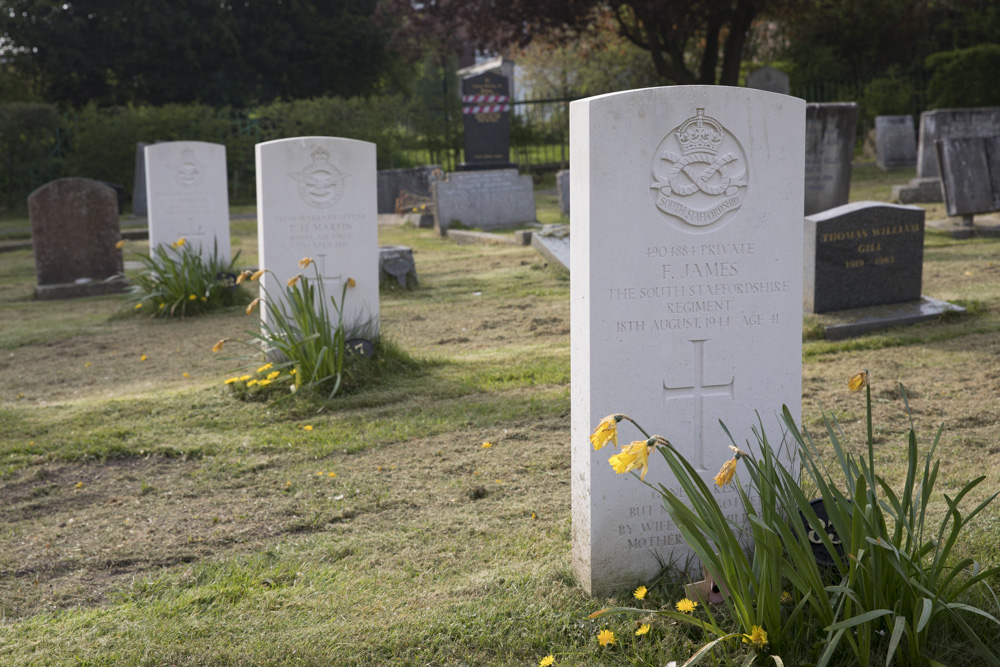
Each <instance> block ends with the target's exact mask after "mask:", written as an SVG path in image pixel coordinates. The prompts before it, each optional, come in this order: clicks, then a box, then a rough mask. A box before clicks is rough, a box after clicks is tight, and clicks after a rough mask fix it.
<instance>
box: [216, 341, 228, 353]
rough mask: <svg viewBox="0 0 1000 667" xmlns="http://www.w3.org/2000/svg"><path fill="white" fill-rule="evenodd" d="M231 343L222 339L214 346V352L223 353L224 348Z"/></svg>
mask: <svg viewBox="0 0 1000 667" xmlns="http://www.w3.org/2000/svg"><path fill="white" fill-rule="evenodd" d="M228 342H229V339H228V338H220V339H219V341H218V342H217V343H216V344H215V345H213V346H212V352H221V351H222V346H223V345H225V344H226V343H228Z"/></svg>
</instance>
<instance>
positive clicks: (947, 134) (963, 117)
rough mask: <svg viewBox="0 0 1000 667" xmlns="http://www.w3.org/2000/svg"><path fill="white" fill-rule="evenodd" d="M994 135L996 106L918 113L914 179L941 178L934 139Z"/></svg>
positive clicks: (998, 118)
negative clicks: (918, 123) (917, 139)
mask: <svg viewBox="0 0 1000 667" xmlns="http://www.w3.org/2000/svg"><path fill="white" fill-rule="evenodd" d="M996 136H1000V107H980V108H975V109H934V110H932V111H925V112H923V113H922V114H920V141H919V144H918V146H917V176H918V177H920V178H938V179H940V178H941V170H940V169H939V168H938V159H937V148H936V147H935V144H934V142H936V141H937V140H938V139H961V138H964V137H996ZM938 201H941V200H940V199H939V200H938Z"/></svg>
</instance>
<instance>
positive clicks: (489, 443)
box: [482, 442, 493, 449]
mask: <svg viewBox="0 0 1000 667" xmlns="http://www.w3.org/2000/svg"><path fill="white" fill-rule="evenodd" d="M492 446H493V443H492V442H484V443H483V446H482V449H489V448H490V447H492Z"/></svg>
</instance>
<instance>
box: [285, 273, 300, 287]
mask: <svg viewBox="0 0 1000 667" xmlns="http://www.w3.org/2000/svg"><path fill="white" fill-rule="evenodd" d="M301 277H302V274H301V273H299V274H296V275H294V276H292V277H291V278H289V279H288V286H289V287H295V283H297V282H299V278H301Z"/></svg>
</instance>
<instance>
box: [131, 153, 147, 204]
mask: <svg viewBox="0 0 1000 667" xmlns="http://www.w3.org/2000/svg"><path fill="white" fill-rule="evenodd" d="M148 145H149V144H148V143H146V142H145V141H139V142H137V143H136V145H135V173H134V174H133V177H132V214H133V215H137V216H139V217H142V218H144V217H146V211H147V208H146V150H145V149H146V146H148Z"/></svg>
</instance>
